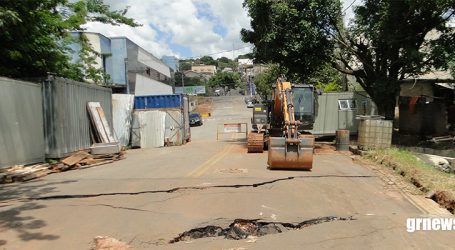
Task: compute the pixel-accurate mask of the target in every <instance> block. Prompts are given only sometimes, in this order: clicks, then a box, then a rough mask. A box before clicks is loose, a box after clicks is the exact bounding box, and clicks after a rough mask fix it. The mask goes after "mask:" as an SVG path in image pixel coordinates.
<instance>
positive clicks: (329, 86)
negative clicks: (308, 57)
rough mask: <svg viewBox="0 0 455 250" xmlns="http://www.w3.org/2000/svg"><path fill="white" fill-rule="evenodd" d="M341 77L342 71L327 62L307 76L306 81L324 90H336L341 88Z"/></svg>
mask: <svg viewBox="0 0 455 250" xmlns="http://www.w3.org/2000/svg"><path fill="white" fill-rule="evenodd" d="M343 78H344V77H343V74H342V73H340V72H339V71H338V70H336V69H335V68H333V67H332V65H331V64H330V63H327V64H325V65H323V66H322V67H321V68H320V69H319V70H317V71H316V72H314V73H313V74H312V75H311V76H310V77H309V79H308V83H309V84H312V85H314V86H316V88H318V89H320V90H322V91H324V92H338V91H341V90H343Z"/></svg>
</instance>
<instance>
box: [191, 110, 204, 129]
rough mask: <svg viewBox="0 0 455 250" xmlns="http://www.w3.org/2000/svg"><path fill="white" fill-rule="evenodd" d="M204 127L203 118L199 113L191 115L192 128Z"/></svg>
mask: <svg viewBox="0 0 455 250" xmlns="http://www.w3.org/2000/svg"><path fill="white" fill-rule="evenodd" d="M201 125H202V118H201V115H200V114H199V113H198V112H191V113H190V126H201Z"/></svg>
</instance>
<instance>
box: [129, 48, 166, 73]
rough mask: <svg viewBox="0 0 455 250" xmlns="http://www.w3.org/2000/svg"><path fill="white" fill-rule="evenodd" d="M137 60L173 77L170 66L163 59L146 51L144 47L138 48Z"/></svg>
mask: <svg viewBox="0 0 455 250" xmlns="http://www.w3.org/2000/svg"><path fill="white" fill-rule="evenodd" d="M137 60H138V61H139V62H140V63H143V64H145V65H147V66H149V67H150V68H152V69H154V70H156V71H158V72H160V73H161V74H163V75H165V76H167V77H171V70H170V68H169V67H168V66H167V65H166V64H164V63H163V62H162V61H160V60H159V59H158V58H156V57H154V56H152V55H150V54H149V53H148V52H147V51H145V50H144V49H142V48H139V50H138V55H137Z"/></svg>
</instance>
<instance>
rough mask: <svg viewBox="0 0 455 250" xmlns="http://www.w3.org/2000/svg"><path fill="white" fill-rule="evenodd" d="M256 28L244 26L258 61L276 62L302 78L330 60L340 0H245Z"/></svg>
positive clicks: (243, 30) (339, 11)
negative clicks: (332, 29) (333, 30)
mask: <svg viewBox="0 0 455 250" xmlns="http://www.w3.org/2000/svg"><path fill="white" fill-rule="evenodd" d="M243 5H244V7H245V8H246V9H247V10H248V14H249V16H250V17H251V28H252V30H246V29H242V31H241V35H242V40H243V41H244V42H248V43H252V44H254V46H255V47H254V50H253V53H254V58H255V61H256V62H265V63H269V62H272V63H276V64H279V65H280V66H281V67H286V68H287V69H289V73H291V74H296V75H297V77H299V78H301V79H305V80H306V79H308V77H309V76H310V75H311V74H312V73H313V72H315V71H316V70H318V69H319V68H320V67H321V65H324V64H325V63H327V62H328V61H330V56H331V55H332V53H333V49H334V41H333V40H330V39H327V38H328V35H329V31H330V25H331V21H332V19H333V18H337V17H339V16H340V14H341V10H340V2H339V1H336V0H294V1H272V0H245V1H244V3H243Z"/></svg>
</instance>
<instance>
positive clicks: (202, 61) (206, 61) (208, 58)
mask: <svg viewBox="0 0 455 250" xmlns="http://www.w3.org/2000/svg"><path fill="white" fill-rule="evenodd" d="M196 61H197V62H196V63H199V64H205V65H215V66H218V62H217V61H216V60H215V59H213V58H212V57H211V56H203V57H201V58H199V59H198V60H196Z"/></svg>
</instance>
